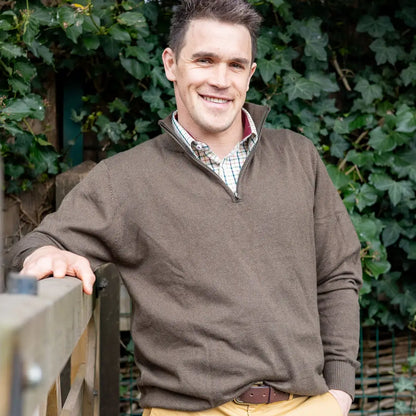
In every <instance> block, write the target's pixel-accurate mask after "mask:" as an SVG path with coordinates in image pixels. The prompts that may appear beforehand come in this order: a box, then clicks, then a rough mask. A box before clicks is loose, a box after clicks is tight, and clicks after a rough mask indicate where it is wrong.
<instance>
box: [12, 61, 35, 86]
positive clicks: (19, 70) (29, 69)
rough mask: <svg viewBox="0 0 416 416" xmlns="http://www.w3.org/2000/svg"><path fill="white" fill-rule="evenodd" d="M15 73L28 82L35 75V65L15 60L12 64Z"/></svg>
mask: <svg viewBox="0 0 416 416" xmlns="http://www.w3.org/2000/svg"><path fill="white" fill-rule="evenodd" d="M14 71H15V74H16V75H18V76H19V77H21V78H23V81H25V82H29V81H31V80H32V78H34V77H35V76H36V72H37V71H36V67H35V66H34V65H31V64H29V63H28V62H23V61H17V62H16V63H15V64H14Z"/></svg>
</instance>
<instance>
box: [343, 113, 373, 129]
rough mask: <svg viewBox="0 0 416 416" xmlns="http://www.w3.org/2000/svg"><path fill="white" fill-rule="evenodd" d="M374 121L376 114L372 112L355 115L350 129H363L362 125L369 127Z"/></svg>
mask: <svg viewBox="0 0 416 416" xmlns="http://www.w3.org/2000/svg"><path fill="white" fill-rule="evenodd" d="M373 123H374V116H373V115H372V114H360V115H357V116H354V118H353V120H352V121H350V126H349V131H353V130H357V129H361V128H362V127H365V128H369V127H370V126H371V125H372V124H373Z"/></svg>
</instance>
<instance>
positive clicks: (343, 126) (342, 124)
mask: <svg viewBox="0 0 416 416" xmlns="http://www.w3.org/2000/svg"><path fill="white" fill-rule="evenodd" d="M334 131H335V132H336V133H338V134H348V133H349V132H350V123H349V120H348V119H345V118H337V119H336V120H335V121H334Z"/></svg>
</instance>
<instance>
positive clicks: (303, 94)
mask: <svg viewBox="0 0 416 416" xmlns="http://www.w3.org/2000/svg"><path fill="white" fill-rule="evenodd" d="M283 92H284V93H285V94H287V96H288V99H289V101H293V100H295V99H296V98H301V99H303V100H312V98H313V96H314V95H315V94H319V84H317V83H316V82H313V81H309V80H307V79H306V78H303V77H302V76H301V75H299V74H297V73H294V72H292V73H290V74H288V75H286V76H285V77H284V87H283Z"/></svg>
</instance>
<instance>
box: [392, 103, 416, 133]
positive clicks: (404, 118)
mask: <svg viewBox="0 0 416 416" xmlns="http://www.w3.org/2000/svg"><path fill="white" fill-rule="evenodd" d="M396 116H397V119H396V131H398V132H401V133H413V132H414V131H416V111H415V109H412V110H411V109H410V108H409V107H408V106H402V107H401V108H400V109H399V110H398V111H397V114H396Z"/></svg>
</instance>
